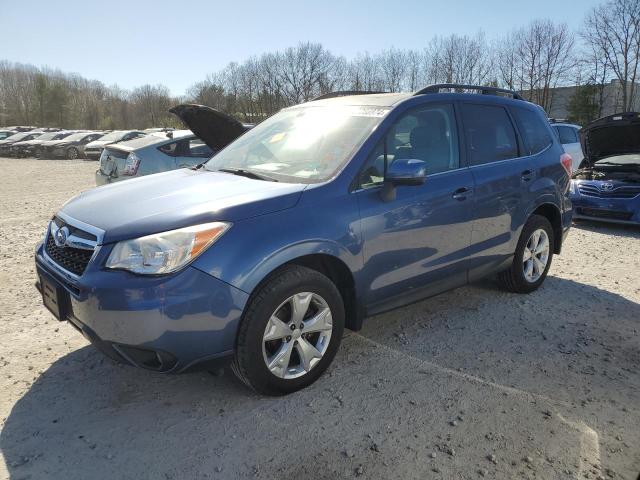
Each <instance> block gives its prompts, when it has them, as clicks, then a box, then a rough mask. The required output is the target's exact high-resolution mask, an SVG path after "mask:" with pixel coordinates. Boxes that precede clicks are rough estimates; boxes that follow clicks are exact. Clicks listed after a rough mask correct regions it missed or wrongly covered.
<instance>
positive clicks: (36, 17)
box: [0, 0, 604, 95]
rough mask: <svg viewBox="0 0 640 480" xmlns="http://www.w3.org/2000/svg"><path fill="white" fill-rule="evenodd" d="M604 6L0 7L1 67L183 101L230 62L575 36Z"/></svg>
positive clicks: (131, 3)
mask: <svg viewBox="0 0 640 480" xmlns="http://www.w3.org/2000/svg"><path fill="white" fill-rule="evenodd" d="M603 1H604V0H580V1H577V0H536V1H534V2H532V1H531V0H526V1H525V0H510V1H509V2H505V1H497V0H482V1H478V0H474V1H471V0H446V1H443V0H439V1H432V0H384V1H381V0H367V1H361V0H357V1H349V0H321V1H315V2H309V1H305V0H284V1H280V0H241V1H235V2H231V1H224V2H220V1H213V0H212V1H189V0H181V1H177V2H176V1H172V2H165V1H163V0H157V1H147V0H128V1H121V0H108V1H93V0H84V1H78V0H63V1H58V2H57V1H51V0H44V1H43V0H40V1H28V2H25V1H16V0H0V25H2V28H1V29H0V45H2V48H1V49H0V59H2V60H9V61H15V62H20V63H29V64H33V65H36V66H39V67H40V66H47V67H52V68H59V69H61V70H63V71H65V72H74V73H79V74H80V75H82V76H84V77H86V78H89V79H95V80H100V81H102V82H103V83H105V84H106V85H112V84H116V83H117V84H118V85H120V86H121V87H123V88H127V89H130V88H133V87H135V86H139V85H143V84H146V83H151V84H156V83H162V84H164V85H166V86H167V87H169V89H170V90H171V93H172V94H173V95H183V94H184V93H185V91H186V90H187V88H188V87H189V86H191V85H193V84H194V83H195V82H198V81H200V80H203V79H204V78H205V77H206V76H207V74H209V73H213V72H215V71H217V70H220V69H221V68H223V67H224V66H226V65H227V64H228V63H229V62H232V61H235V62H242V61H243V60H245V59H246V58H248V57H250V56H252V55H259V54H261V53H263V52H273V51H277V50H283V49H285V48H287V47H289V46H295V45H296V44H297V43H298V42H301V41H312V42H319V43H322V45H324V46H325V47H326V48H327V49H329V50H330V51H331V52H333V53H334V54H338V55H343V56H345V57H346V58H352V57H354V56H355V55H356V54H357V53H358V52H365V51H368V52H370V53H376V52H379V51H381V50H384V49H387V48H391V47H396V48H402V49H404V48H413V49H419V50H420V49H422V48H423V47H424V46H426V44H427V43H428V42H429V40H430V39H431V38H432V37H433V36H435V35H443V36H444V35H449V34H452V33H455V34H460V35H464V34H468V35H473V34H475V33H476V32H478V31H479V30H482V31H483V32H484V33H485V34H486V36H487V37H488V38H489V39H491V38H494V37H499V36H500V35H502V34H503V33H506V32H508V31H511V30H513V29H514V28H518V27H520V26H523V25H526V24H527V23H528V22H529V21H531V20H533V19H535V18H541V17H547V18H550V19H552V20H554V21H556V22H565V23H567V24H568V25H569V26H570V27H571V28H573V29H575V30H577V29H579V28H580V26H581V24H582V21H583V19H584V17H585V15H586V13H587V11H588V10H589V9H590V8H591V7H593V6H595V5H598V4H601V3H603Z"/></svg>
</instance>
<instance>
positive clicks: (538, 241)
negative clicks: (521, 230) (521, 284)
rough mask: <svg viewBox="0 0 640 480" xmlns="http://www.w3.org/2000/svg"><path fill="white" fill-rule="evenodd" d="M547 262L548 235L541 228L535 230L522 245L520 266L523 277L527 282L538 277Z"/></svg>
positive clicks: (532, 281)
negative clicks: (523, 245) (522, 270)
mask: <svg viewBox="0 0 640 480" xmlns="http://www.w3.org/2000/svg"><path fill="white" fill-rule="evenodd" d="M548 262H549V236H548V235H547V232H546V231H544V230H543V229H542V228H539V229H537V230H535V231H534V232H533V233H532V234H531V236H530V237H529V240H527V243H526V245H525V247H524V253H523V255H522V267H523V269H524V278H525V280H526V281H527V282H529V283H535V282H537V281H538V279H540V277H541V276H542V274H543V273H544V271H545V268H546V267H547V263H548Z"/></svg>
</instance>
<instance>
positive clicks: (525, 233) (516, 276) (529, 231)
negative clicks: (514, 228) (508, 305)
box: [498, 215, 555, 293]
mask: <svg viewBox="0 0 640 480" xmlns="http://www.w3.org/2000/svg"><path fill="white" fill-rule="evenodd" d="M554 241H555V239H554V237H553V228H552V227H551V223H549V220H547V219H546V218H545V217H543V216H541V215H532V216H531V217H530V218H529V220H528V221H527V223H526V224H525V226H524V228H523V229H522V233H521V234H520V239H519V240H518V245H517V247H516V252H515V255H514V258H513V263H512V264H511V267H510V268H509V269H508V270H505V271H504V272H500V273H499V274H498V280H499V281H500V283H501V284H502V285H503V286H504V287H505V288H507V289H508V290H511V291H512V292H516V293H529V292H533V291H534V290H536V289H537V288H538V287H540V285H542V282H544V279H545V278H546V277H547V272H548V271H549V268H550V267H551V259H552V258H553V248H554Z"/></svg>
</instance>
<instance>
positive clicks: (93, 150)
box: [84, 130, 146, 160]
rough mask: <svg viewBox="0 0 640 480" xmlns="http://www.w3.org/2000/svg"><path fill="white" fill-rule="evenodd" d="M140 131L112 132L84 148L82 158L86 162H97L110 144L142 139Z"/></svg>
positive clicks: (142, 135)
mask: <svg viewBox="0 0 640 480" xmlns="http://www.w3.org/2000/svg"><path fill="white" fill-rule="evenodd" d="M145 135H146V134H145V133H144V132H143V131H140V130H113V131H112V132H109V133H107V134H106V135H104V136H102V137H100V138H99V139H97V140H94V141H93V142H91V143H89V144H87V145H86V146H85V147H84V156H85V158H86V159H88V160H98V159H99V158H100V155H102V150H104V147H105V146H107V145H109V144H111V143H118V142H126V141H128V140H133V139H134V138H139V137H144V136H145Z"/></svg>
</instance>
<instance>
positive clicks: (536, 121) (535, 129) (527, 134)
mask: <svg viewBox="0 0 640 480" xmlns="http://www.w3.org/2000/svg"><path fill="white" fill-rule="evenodd" d="M511 112H512V113H513V116H514V117H515V119H516V123H517V124H518V128H519V129H520V133H521V134H522V136H523V141H524V146H525V149H526V151H527V154H529V155H536V154H538V153H540V152H541V151H543V150H544V149H545V148H547V147H548V146H549V145H551V143H552V142H553V139H552V138H551V134H550V133H549V127H548V123H547V119H546V118H544V117H543V116H542V115H539V114H538V113H536V112H534V111H533V110H529V109H528V108H519V107H513V108H512V109H511Z"/></svg>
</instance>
